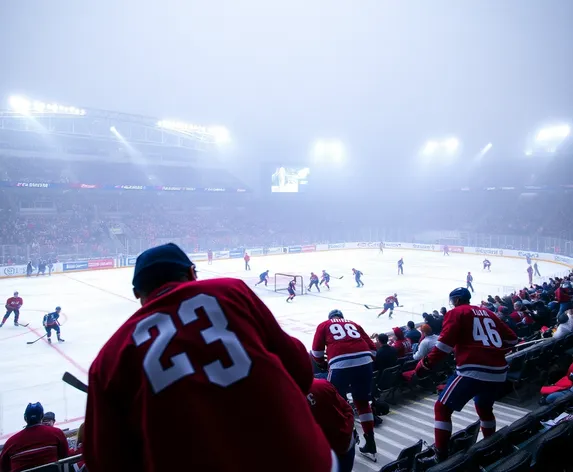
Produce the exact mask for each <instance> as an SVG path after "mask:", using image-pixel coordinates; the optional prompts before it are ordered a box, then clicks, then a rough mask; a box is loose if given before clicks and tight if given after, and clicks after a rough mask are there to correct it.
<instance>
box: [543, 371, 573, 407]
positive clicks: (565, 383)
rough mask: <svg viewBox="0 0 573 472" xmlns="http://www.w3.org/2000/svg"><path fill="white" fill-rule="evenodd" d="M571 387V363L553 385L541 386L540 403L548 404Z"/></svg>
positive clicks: (572, 386)
mask: <svg viewBox="0 0 573 472" xmlns="http://www.w3.org/2000/svg"><path fill="white" fill-rule="evenodd" d="M572 389H573V364H571V365H570V366H569V369H568V370H567V373H566V374H565V376H564V377H561V378H560V379H559V380H558V381H557V382H556V383H555V384H554V385H547V386H545V387H541V395H542V397H541V398H540V399H539V403H540V404H541V405H549V404H551V403H553V402H554V401H555V400H558V399H559V398H561V397H562V396H564V395H567V394H568V393H569V392H570V391H571V390H572Z"/></svg>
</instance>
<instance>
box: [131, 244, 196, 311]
mask: <svg viewBox="0 0 573 472" xmlns="http://www.w3.org/2000/svg"><path fill="white" fill-rule="evenodd" d="M194 280H197V273H196V272H195V265H194V264H193V263H192V262H191V260H190V259H189V257H187V254H185V253H184V252H183V251H182V250H181V248H180V247H179V246H177V245H175V244H173V243H169V244H164V245H162V246H157V247H153V248H151V249H148V250H146V251H144V252H142V253H141V254H140V255H139V256H138V257H137V260H136V262H135V270H134V271H133V294H134V295H135V298H137V299H139V300H140V301H141V304H142V305H144V304H145V302H146V301H147V298H148V297H149V295H150V294H151V293H152V292H153V291H155V290H157V289H158V288H160V287H162V286H163V285H165V284H167V283H169V282H187V281H194Z"/></svg>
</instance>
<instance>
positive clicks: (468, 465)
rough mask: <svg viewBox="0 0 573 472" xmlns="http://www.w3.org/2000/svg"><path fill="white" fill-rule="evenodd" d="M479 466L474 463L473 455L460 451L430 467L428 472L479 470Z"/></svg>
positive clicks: (471, 471) (474, 471)
mask: <svg viewBox="0 0 573 472" xmlns="http://www.w3.org/2000/svg"><path fill="white" fill-rule="evenodd" d="M479 470H480V469H479V466H477V465H476V464H474V463H472V461H471V457H470V456H468V455H467V454H465V453H463V452H459V453H457V454H455V455H453V456H451V457H449V458H448V459H446V460H445V461H443V462H440V463H439V464H437V465H434V466H433V467H430V468H429V469H428V472H478V471H479Z"/></svg>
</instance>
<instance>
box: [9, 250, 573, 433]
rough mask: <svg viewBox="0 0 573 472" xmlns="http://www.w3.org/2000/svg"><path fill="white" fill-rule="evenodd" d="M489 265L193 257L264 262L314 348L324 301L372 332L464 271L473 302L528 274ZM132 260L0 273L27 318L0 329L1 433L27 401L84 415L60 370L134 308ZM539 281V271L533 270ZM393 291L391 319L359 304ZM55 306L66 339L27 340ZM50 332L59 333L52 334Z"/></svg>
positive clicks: (476, 260) (66, 416) (86, 354)
mask: <svg viewBox="0 0 573 472" xmlns="http://www.w3.org/2000/svg"><path fill="white" fill-rule="evenodd" d="M400 257H404V263H405V264H404V272H405V274H404V275H403V276H398V275H397V269H396V261H397V260H398V259H399V258H400ZM489 259H490V260H491V261H492V271H491V272H484V271H483V270H482V264H481V262H482V260H483V256H478V255H475V256H474V255H466V254H452V255H451V256H449V257H448V256H443V255H442V254H441V253H432V252H418V251H407V250H399V249H393V250H392V249H387V250H385V252H384V254H383V255H382V254H380V253H379V251H378V250H373V249H359V250H344V251H338V252H337V251H328V252H315V253H305V254H294V255H277V256H263V257H254V258H253V259H252V260H251V267H252V270H251V271H250V272H246V271H245V270H244V263H243V261H242V259H233V260H221V261H215V262H214V263H213V264H212V265H207V262H199V263H197V266H198V269H199V271H200V272H199V277H200V278H203V279H204V278H213V277H221V276H230V277H238V278H242V279H243V280H245V281H246V282H247V284H248V285H249V286H251V287H253V285H254V283H255V282H256V281H258V274H259V273H260V272H263V271H264V270H267V269H269V270H270V272H271V277H270V282H269V286H268V287H266V288H265V287H264V286H259V287H254V290H255V292H256V293H257V294H258V295H259V296H260V297H261V298H262V299H263V300H264V302H265V303H266V304H267V306H268V307H269V308H270V309H271V311H272V312H273V313H274V314H275V316H276V317H277V319H278V320H279V323H280V324H281V325H282V327H283V328H284V329H285V330H286V331H287V332H288V333H290V334H292V335H293V336H296V337H298V338H299V339H301V341H303V342H304V343H305V345H307V347H308V348H309V349H310V344H311V342H312V337H313V335H314V330H315V328H316V326H317V325H318V323H320V322H321V321H323V320H324V319H326V317H327V314H328V312H329V311H330V310H332V309H334V308H338V309H340V310H342V312H343V313H344V315H345V317H346V318H349V319H352V320H354V321H356V322H357V323H359V324H361V325H362V326H363V327H364V329H365V330H366V331H367V332H369V333H374V332H386V331H389V330H390V329H391V328H392V327H394V326H403V325H405V324H406V322H407V321H408V320H413V321H414V322H416V323H418V322H421V321H422V316H421V313H422V312H424V311H428V312H431V311H432V310H434V309H439V308H440V307H441V306H448V305H447V302H448V293H449V292H450V291H451V290H452V289H454V288H455V287H458V286H465V277H466V274H467V272H468V271H471V272H472V274H473V275H474V287H475V289H476V293H475V294H474V301H476V302H479V301H480V300H481V299H483V298H485V297H486V295H487V294H492V295H497V294H502V293H506V292H507V291H509V290H511V289H513V288H520V287H523V286H524V285H525V284H526V282H527V274H526V268H527V266H526V263H525V260H518V259H509V258H502V257H494V256H490V257H489ZM353 267H354V268H356V269H359V270H361V271H362V272H363V273H364V276H363V281H364V284H365V285H364V287H363V288H356V284H355V283H354V279H353V276H352V272H351V269H352V268H353ZM539 268H540V271H541V273H542V275H544V276H550V275H553V274H559V273H562V272H563V271H564V270H565V269H564V267H563V266H561V265H558V264H551V263H549V262H540V263H539ZM323 269H325V270H326V271H328V272H329V273H330V274H331V276H333V277H343V278H342V279H341V280H336V279H333V280H331V291H328V290H324V289H323V290H322V292H321V293H320V294H318V293H312V294H307V295H304V296H299V297H297V298H296V299H295V300H294V302H293V303H290V304H288V303H286V302H285V300H286V297H287V294H286V292H278V293H276V292H274V274H275V273H287V274H296V275H302V276H303V277H304V282H305V284H308V279H309V274H310V271H314V272H315V273H317V274H320V272H321V271H322V270H323ZM132 272H133V270H132V268H123V269H114V270H102V271H91V272H78V273H70V274H55V275H52V276H51V277H44V278H36V277H32V278H29V279H27V278H15V279H2V280H0V296H2V297H4V298H5V299H7V298H8V297H10V296H11V295H12V293H13V292H14V291H15V290H17V291H19V292H20V296H22V298H23V299H24V306H23V308H22V311H21V315H20V320H21V322H23V323H28V322H29V323H30V325H29V326H28V327H27V328H26V327H15V326H14V325H13V322H12V319H10V320H9V321H8V322H7V323H6V324H5V325H4V327H3V328H1V329H0V356H1V357H0V359H1V361H2V362H1V367H0V368H1V374H0V441H3V440H5V439H6V437H7V436H8V435H10V434H12V433H14V432H16V431H18V430H19V429H20V428H21V427H22V426H23V412H24V408H25V406H26V404H27V403H28V402H36V401H40V402H42V404H43V405H44V408H45V410H46V411H54V412H55V414H56V418H57V422H58V424H60V426H61V427H65V426H66V425H68V426H69V427H75V426H76V425H78V424H79V423H80V422H81V420H82V418H83V415H84V409H85V399H86V396H85V394H82V393H81V392H79V391H77V390H74V389H72V388H71V387H68V386H67V385H66V384H64V383H63V382H62V381H61V380H60V379H61V377H62V374H63V373H64V372H65V371H69V372H71V373H73V374H74V375H77V376H78V377H79V378H80V379H82V380H86V379H87V375H86V374H87V370H88V368H89V366H90V363H91V361H92V360H93V358H94V357H95V356H96V354H97V352H98V350H99V349H100V347H101V346H102V345H103V344H104V343H105V341H106V340H107V339H108V338H109V337H110V335H111V334H112V333H113V332H114V331H115V330H116V329H117V328H118V327H119V326H120V325H121V324H122V323H123V321H125V320H126V319H127V318H128V317H129V316H130V315H131V314H132V313H133V312H134V311H135V310H137V308H138V307H139V304H138V302H137V301H136V300H135V299H134V298H133V295H132V292H131V276H132ZM538 280H543V279H538ZM394 292H397V293H398V299H399V300H400V303H401V304H403V308H398V309H397V310H396V311H395V313H394V318H393V319H392V320H389V319H388V318H387V316H384V317H381V318H377V317H376V315H377V314H378V312H379V310H367V309H366V308H365V307H364V304H368V305H377V306H381V304H382V303H383V301H384V298H386V297H387V296H388V295H390V294H393V293H394ZM57 305H60V306H61V307H62V312H63V316H62V319H61V324H62V338H63V339H65V343H62V344H58V343H55V344H52V345H49V344H48V343H47V342H45V340H44V339H42V340H40V341H39V342H37V343H35V344H32V345H28V344H27V341H32V340H34V339H37V338H38V337H39V336H41V335H43V334H44V331H43V328H42V317H43V315H44V314H45V313H47V312H49V311H53V310H54V308H55V307H56V306H57ZM53 337H54V339H55V336H53Z"/></svg>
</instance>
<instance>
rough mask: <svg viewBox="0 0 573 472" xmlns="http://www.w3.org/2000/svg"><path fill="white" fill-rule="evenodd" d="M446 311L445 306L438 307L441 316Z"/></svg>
mask: <svg viewBox="0 0 573 472" xmlns="http://www.w3.org/2000/svg"><path fill="white" fill-rule="evenodd" d="M447 312H448V310H447V309H446V307H445V306H443V307H442V308H440V314H441V315H442V316H444V315H445V314H446V313H447Z"/></svg>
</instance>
